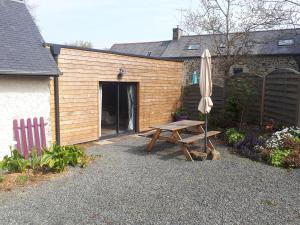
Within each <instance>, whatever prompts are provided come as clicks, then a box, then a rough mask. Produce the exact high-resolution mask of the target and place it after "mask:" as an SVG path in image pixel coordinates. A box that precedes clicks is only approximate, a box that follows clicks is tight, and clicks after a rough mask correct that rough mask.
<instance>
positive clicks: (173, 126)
mask: <svg viewBox="0 0 300 225" xmlns="http://www.w3.org/2000/svg"><path fill="white" fill-rule="evenodd" d="M204 124H205V122H204V121H197V120H181V121H177V122H172V123H167V124H162V125H157V126H151V128H154V129H160V130H167V131H177V130H182V129H186V128H189V127H194V126H199V125H204Z"/></svg>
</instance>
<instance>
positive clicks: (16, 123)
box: [13, 120, 22, 154]
mask: <svg viewBox="0 0 300 225" xmlns="http://www.w3.org/2000/svg"><path fill="white" fill-rule="evenodd" d="M13 128H14V135H15V140H16V142H17V144H16V146H14V147H16V148H17V150H18V151H19V153H20V154H22V150H21V140H20V134H19V125H18V120H14V122H13Z"/></svg>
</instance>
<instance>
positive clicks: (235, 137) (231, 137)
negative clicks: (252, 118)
mask: <svg viewBox="0 0 300 225" xmlns="http://www.w3.org/2000/svg"><path fill="white" fill-rule="evenodd" d="M244 138H245V135H244V134H243V133H241V132H239V131H238V130H236V129H235V128H229V129H227V131H226V133H225V141H226V142H227V144H228V145H230V146H234V145H235V144H237V143H239V142H240V141H242V140H244Z"/></svg>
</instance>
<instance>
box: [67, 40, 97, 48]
mask: <svg viewBox="0 0 300 225" xmlns="http://www.w3.org/2000/svg"><path fill="white" fill-rule="evenodd" d="M66 45H70V46H76V47H82V48H93V44H92V42H90V41H82V40H79V41H75V42H72V43H66Z"/></svg>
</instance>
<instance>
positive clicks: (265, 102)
mask: <svg viewBox="0 0 300 225" xmlns="http://www.w3.org/2000/svg"><path fill="white" fill-rule="evenodd" d="M244 81H246V83H247V84H249V85H250V87H251V88H252V89H253V90H254V92H253V95H252V97H251V99H249V101H248V106H247V111H246V115H245V118H246V119H247V121H245V122H249V123H255V124H259V125H263V124H264V123H265V122H266V121H269V120H270V119H272V120H274V121H275V122H276V123H279V124H282V125H294V126H300V73H299V72H297V71H295V70H292V69H277V70H274V71H273V72H272V73H270V74H268V75H267V76H264V77H262V76H258V75H253V74H247V73H242V74H238V75H234V76H232V77H231V78H230V79H228V80H227V81H226V84H225V85H226V86H225V90H226V93H224V90H223V88H222V87H219V86H214V87H213V95H212V99H213V102H214V107H213V109H212V113H216V114H218V113H223V112H224V111H223V110H224V106H225V104H226V101H227V100H228V96H230V91H231V90H232V89H233V85H234V88H235V89H237V90H239V89H240V93H244V91H245V90H243V88H245V86H244V85H243V84H244V83H245V82H244ZM236 97H237V98H242V97H243V96H242V95H236ZM200 98H201V97H200V90H199V86H198V85H193V86H188V87H186V88H185V90H184V95H183V106H184V107H185V108H186V109H187V110H188V111H189V113H190V117H191V119H198V118H199V112H198V110H197V108H198V104H199V101H200Z"/></svg>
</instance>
